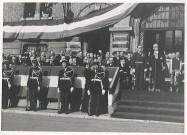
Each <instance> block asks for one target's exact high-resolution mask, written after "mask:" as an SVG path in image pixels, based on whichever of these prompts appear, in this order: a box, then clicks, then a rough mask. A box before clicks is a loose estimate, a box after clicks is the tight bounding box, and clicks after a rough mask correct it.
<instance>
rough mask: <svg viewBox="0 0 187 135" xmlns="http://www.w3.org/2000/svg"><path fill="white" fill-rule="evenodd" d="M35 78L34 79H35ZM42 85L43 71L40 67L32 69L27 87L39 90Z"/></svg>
mask: <svg viewBox="0 0 187 135" xmlns="http://www.w3.org/2000/svg"><path fill="white" fill-rule="evenodd" d="M33 77H34V78H33ZM41 85H42V70H41V68H39V67H35V68H34V67H31V68H30V69H29V78H28V81H27V86H28V87H29V88H33V89H37V88H38V87H41Z"/></svg>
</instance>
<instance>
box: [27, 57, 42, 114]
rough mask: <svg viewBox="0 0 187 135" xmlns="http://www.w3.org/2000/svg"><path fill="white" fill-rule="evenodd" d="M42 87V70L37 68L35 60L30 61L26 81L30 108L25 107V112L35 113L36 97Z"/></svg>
mask: <svg viewBox="0 0 187 135" xmlns="http://www.w3.org/2000/svg"><path fill="white" fill-rule="evenodd" d="M41 85H42V69H41V68H40V67H39V65H38V62H37V60H36V59H33V60H32V67H31V68H30V69H29V78H28V81H27V87H28V94H29V95H28V96H29V101H30V108H29V107H26V111H30V110H34V111H37V108H36V106H37V98H38V97H37V96H38V92H39V91H40V89H41Z"/></svg>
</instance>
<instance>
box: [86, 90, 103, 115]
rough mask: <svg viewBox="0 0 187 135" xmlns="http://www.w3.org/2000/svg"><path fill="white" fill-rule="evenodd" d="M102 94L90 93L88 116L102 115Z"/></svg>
mask: <svg viewBox="0 0 187 135" xmlns="http://www.w3.org/2000/svg"><path fill="white" fill-rule="evenodd" d="M100 100H101V95H100V94H93V93H90V99H89V103H88V115H94V114H95V115H97V116H98V115H99V114H100Z"/></svg>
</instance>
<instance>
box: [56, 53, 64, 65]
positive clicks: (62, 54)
mask: <svg viewBox="0 0 187 135" xmlns="http://www.w3.org/2000/svg"><path fill="white" fill-rule="evenodd" d="M64 58H65V53H64V51H63V50H61V51H60V54H59V55H57V56H56V63H55V65H56V66H61V65H62V60H64Z"/></svg>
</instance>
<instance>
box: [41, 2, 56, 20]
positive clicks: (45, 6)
mask: <svg viewBox="0 0 187 135" xmlns="http://www.w3.org/2000/svg"><path fill="white" fill-rule="evenodd" d="M52 7H53V4H52V3H41V5H40V17H51V16H52Z"/></svg>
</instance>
